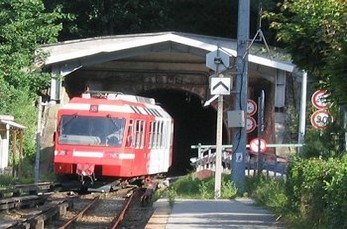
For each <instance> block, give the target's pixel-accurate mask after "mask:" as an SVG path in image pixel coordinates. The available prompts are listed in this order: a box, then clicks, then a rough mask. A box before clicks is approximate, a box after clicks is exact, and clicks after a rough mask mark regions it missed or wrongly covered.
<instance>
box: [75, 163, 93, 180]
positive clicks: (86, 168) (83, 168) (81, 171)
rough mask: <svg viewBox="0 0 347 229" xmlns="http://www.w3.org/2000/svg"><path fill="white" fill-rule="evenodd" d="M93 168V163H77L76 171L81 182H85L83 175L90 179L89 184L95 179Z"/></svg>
mask: <svg viewBox="0 0 347 229" xmlns="http://www.w3.org/2000/svg"><path fill="white" fill-rule="evenodd" d="M94 169H95V165H94V164H77V167H76V173H77V175H78V176H79V177H80V181H81V183H82V184H84V183H85V180H84V177H88V178H89V179H90V182H91V184H93V183H94V181H96V178H95V173H94Z"/></svg>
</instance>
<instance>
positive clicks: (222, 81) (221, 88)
mask: <svg viewBox="0 0 347 229" xmlns="http://www.w3.org/2000/svg"><path fill="white" fill-rule="evenodd" d="M230 82H231V79H230V78H228V77H212V78H211V95H230Z"/></svg>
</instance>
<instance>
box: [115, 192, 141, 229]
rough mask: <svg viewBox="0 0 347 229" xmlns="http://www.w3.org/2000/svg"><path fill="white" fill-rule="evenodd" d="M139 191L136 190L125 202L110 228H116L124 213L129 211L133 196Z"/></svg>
mask: <svg viewBox="0 0 347 229" xmlns="http://www.w3.org/2000/svg"><path fill="white" fill-rule="evenodd" d="M139 190H140V189H139V188H137V189H136V190H135V191H134V192H133V193H132V194H131V195H130V196H129V197H128V199H127V201H126V202H125V203H124V205H123V209H122V211H121V212H120V213H119V214H118V216H116V217H115V219H114V220H113V221H112V223H111V228H112V229H116V228H117V226H118V225H119V224H120V223H121V222H122V220H123V219H124V216H125V213H126V211H127V210H128V209H129V206H130V203H131V202H132V199H133V198H134V196H135V194H136V193H137V192H138V191H139Z"/></svg>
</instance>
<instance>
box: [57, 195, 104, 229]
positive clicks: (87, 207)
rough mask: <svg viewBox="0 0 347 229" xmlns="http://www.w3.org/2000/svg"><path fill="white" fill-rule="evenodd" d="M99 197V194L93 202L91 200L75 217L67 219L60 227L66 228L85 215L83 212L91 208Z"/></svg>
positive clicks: (61, 228) (60, 228)
mask: <svg viewBox="0 0 347 229" xmlns="http://www.w3.org/2000/svg"><path fill="white" fill-rule="evenodd" d="M98 199H99V196H97V197H95V198H94V199H93V201H92V202H90V203H89V204H88V205H87V206H85V207H84V208H83V209H82V210H81V211H80V212H79V213H78V214H77V215H75V216H74V217H73V218H71V219H70V220H69V221H67V222H66V223H65V224H64V225H63V226H61V227H59V229H66V228H68V226H70V225H71V224H72V223H73V222H75V221H76V220H77V219H78V218H79V217H81V216H83V214H84V213H85V212H86V211H87V210H88V209H90V208H91V207H92V206H93V205H94V204H95V203H96V201H97V200H98Z"/></svg>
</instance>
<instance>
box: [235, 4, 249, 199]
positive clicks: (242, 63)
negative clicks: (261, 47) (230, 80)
mask: <svg viewBox="0 0 347 229" xmlns="http://www.w3.org/2000/svg"><path fill="white" fill-rule="evenodd" d="M249 23H250V0H239V8H238V27H237V57H236V67H237V77H236V80H235V90H236V95H235V101H234V104H235V106H234V109H235V110H236V111H237V110H239V111H244V112H243V114H244V115H246V110H247V99H248V95H247V94H248V93H247V90H248V51H247V49H248V43H249ZM244 120H246V117H244ZM246 143H247V133H246V127H245V126H243V127H235V128H233V156H232V173H231V174H232V181H233V182H234V184H235V186H236V187H237V188H238V190H239V192H241V193H243V192H244V183H245V156H246Z"/></svg>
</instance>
